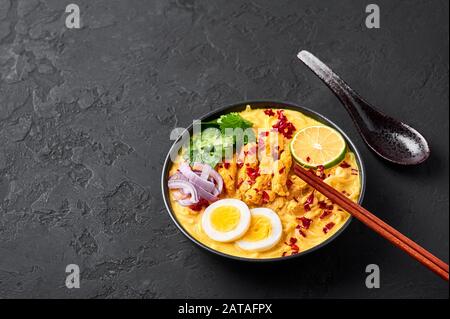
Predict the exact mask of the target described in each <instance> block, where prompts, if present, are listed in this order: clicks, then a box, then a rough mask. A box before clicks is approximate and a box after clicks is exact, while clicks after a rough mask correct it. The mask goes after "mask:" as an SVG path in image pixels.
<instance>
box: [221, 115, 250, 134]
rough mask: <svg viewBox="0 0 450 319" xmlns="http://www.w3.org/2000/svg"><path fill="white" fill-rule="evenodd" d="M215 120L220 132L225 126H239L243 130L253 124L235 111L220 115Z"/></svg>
mask: <svg viewBox="0 0 450 319" xmlns="http://www.w3.org/2000/svg"><path fill="white" fill-rule="evenodd" d="M216 121H217V124H219V127H220V129H221V131H222V132H223V131H224V130H225V129H226V128H241V129H243V130H245V129H247V128H250V127H252V126H253V123H252V122H250V121H247V120H246V119H244V118H243V117H242V116H240V115H239V114H238V113H236V112H232V113H228V114H225V115H222V116H220V117H219V118H218V119H217V120H216Z"/></svg>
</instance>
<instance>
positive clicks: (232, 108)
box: [161, 100, 366, 262]
mask: <svg viewBox="0 0 450 319" xmlns="http://www.w3.org/2000/svg"><path fill="white" fill-rule="evenodd" d="M247 105H251V107H252V108H274V109H275V108H281V109H291V110H295V111H299V112H301V113H303V114H305V115H307V116H309V117H310V118H312V119H315V120H317V121H319V122H321V123H323V124H326V125H328V126H330V127H332V128H334V129H336V130H337V131H338V132H340V133H341V134H342V136H343V137H344V138H345V141H346V142H347V146H348V148H349V149H350V150H351V151H352V152H353V153H354V154H355V157H356V161H357V163H358V166H359V170H360V174H359V176H360V179H361V194H360V195H359V200H358V203H359V204H361V203H362V200H363V197H364V192H365V188H366V173H365V168H364V164H363V162H362V159H361V155H360V154H359V152H358V150H357V149H356V147H355V145H354V144H353V142H352V141H351V140H350V139H349V138H348V136H347V135H346V134H345V133H344V131H343V130H342V129H340V128H339V127H338V126H337V125H336V124H334V123H333V122H332V121H330V120H329V119H327V118H326V117H325V116H323V115H321V114H319V113H317V112H314V111H312V110H310V109H308V108H305V107H302V106H298V105H295V104H292V103H289V102H280V101H266V100H261V101H245V102H241V103H237V104H233V105H229V106H225V107H222V108H219V109H217V110H214V111H212V112H210V113H208V114H206V115H204V116H202V117H201V118H199V119H198V120H201V121H211V120H213V119H216V118H218V117H219V116H220V115H223V114H227V113H230V112H240V111H243V110H244V109H245V107H246V106H247ZM187 130H188V131H189V133H191V134H192V125H190V126H189V127H188V128H187ZM179 141H180V139H178V140H176V141H175V142H174V144H173V145H172V147H171V148H170V150H169V153H168V154H167V157H166V160H165V161H164V166H163V170H162V176H161V187H162V194H163V198H164V204H165V205H166V208H167V211H168V212H169V215H170V217H171V218H172V220H173V222H174V223H175V225H177V227H178V228H179V229H180V230H181V232H182V233H183V234H184V235H186V237H188V238H189V239H190V240H191V241H193V242H194V243H196V244H197V245H199V246H200V247H202V248H204V249H206V250H208V251H210V252H212V253H214V254H216V255H220V256H223V257H227V258H231V259H235V260H241V261H252V262H273V261H281V260H288V259H292V258H299V257H301V256H304V255H306V254H308V253H310V252H313V251H315V250H317V249H319V248H321V247H323V246H325V245H326V244H328V243H330V242H331V241H332V240H334V239H335V238H336V237H338V236H339V235H340V234H341V232H343V231H344V229H345V228H347V226H348V225H349V224H350V222H351V220H352V218H351V217H350V218H349V219H348V220H347V222H346V223H345V224H344V225H343V226H342V227H341V228H340V229H339V230H338V231H337V232H336V233H334V234H333V236H331V237H330V238H328V239H327V240H325V241H324V242H323V243H321V244H320V245H317V246H315V247H313V248H311V249H308V250H306V251H304V252H300V253H298V254H295V255H291V256H286V257H278V258H264V259H257V258H245V257H237V256H233V255H228V254H225V253H222V252H220V251H217V250H215V249H212V248H210V247H208V246H206V245H205V244H203V243H201V242H199V241H198V240H197V239H195V238H194V237H192V236H191V235H190V234H189V233H188V232H187V231H186V230H185V229H184V227H183V226H182V225H181V224H180V223H179V222H178V220H177V218H176V216H175V213H174V212H173V210H172V207H171V205H170V200H169V188H168V187H167V180H168V173H169V170H170V167H171V165H172V162H171V160H170V153H171V152H172V150H173V149H174V148H175V146H176V145H175V144H176V143H177V142H179Z"/></svg>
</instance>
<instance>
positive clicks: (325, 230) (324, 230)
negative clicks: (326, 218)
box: [323, 222, 334, 234]
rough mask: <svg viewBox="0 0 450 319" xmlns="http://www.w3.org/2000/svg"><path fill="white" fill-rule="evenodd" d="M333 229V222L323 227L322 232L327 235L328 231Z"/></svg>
mask: <svg viewBox="0 0 450 319" xmlns="http://www.w3.org/2000/svg"><path fill="white" fill-rule="evenodd" d="M333 227H334V223H333V222H331V223H328V224H326V225H325V227H324V228H323V232H324V233H325V234H327V233H328V232H329V231H330V229H331V228H333Z"/></svg>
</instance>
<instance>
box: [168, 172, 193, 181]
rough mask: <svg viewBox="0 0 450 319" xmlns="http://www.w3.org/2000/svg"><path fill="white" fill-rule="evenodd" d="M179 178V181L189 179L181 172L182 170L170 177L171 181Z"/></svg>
mask: <svg viewBox="0 0 450 319" xmlns="http://www.w3.org/2000/svg"><path fill="white" fill-rule="evenodd" d="M172 180H178V181H187V180H188V179H187V177H186V176H184V175H183V174H181V172H176V173H175V174H173V175H172V176H170V177H169V181H172Z"/></svg>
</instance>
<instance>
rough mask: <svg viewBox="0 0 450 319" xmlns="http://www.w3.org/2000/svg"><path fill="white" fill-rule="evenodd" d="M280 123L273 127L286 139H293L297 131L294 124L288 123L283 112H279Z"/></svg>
mask: <svg viewBox="0 0 450 319" xmlns="http://www.w3.org/2000/svg"><path fill="white" fill-rule="evenodd" d="M277 116H278V121H277V123H275V124H274V125H273V126H272V127H273V128H274V129H277V130H278V132H279V133H281V134H283V136H284V137H286V138H292V135H293V134H294V131H295V130H296V128H295V126H294V124H292V123H291V122H289V121H288V119H287V117H286V115H284V112H283V110H278V111H277Z"/></svg>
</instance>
